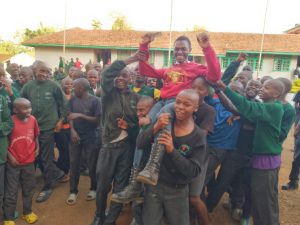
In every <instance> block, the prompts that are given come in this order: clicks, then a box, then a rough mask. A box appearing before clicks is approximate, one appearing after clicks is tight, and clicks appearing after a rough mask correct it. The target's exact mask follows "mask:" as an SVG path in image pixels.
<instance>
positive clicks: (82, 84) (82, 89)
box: [73, 78, 90, 98]
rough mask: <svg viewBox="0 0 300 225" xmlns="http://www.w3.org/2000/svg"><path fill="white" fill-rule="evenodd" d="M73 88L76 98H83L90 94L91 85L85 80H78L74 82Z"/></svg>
mask: <svg viewBox="0 0 300 225" xmlns="http://www.w3.org/2000/svg"><path fill="white" fill-rule="evenodd" d="M73 88H74V94H75V95H76V97H78V98H81V97H82V96H83V95H85V94H87V93H88V90H89V88H90V83H89V82H88V80H87V79H85V78H78V79H76V80H75V81H74V85H73Z"/></svg>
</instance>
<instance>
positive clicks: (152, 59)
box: [149, 51, 155, 65]
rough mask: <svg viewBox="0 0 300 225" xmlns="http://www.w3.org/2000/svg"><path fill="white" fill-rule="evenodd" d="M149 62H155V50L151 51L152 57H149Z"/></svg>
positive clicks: (152, 63)
mask: <svg viewBox="0 0 300 225" xmlns="http://www.w3.org/2000/svg"><path fill="white" fill-rule="evenodd" d="M149 63H150V64H151V65H154V64H155V51H150V59H149Z"/></svg>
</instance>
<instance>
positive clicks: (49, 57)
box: [35, 47, 95, 69]
mask: <svg viewBox="0 0 300 225" xmlns="http://www.w3.org/2000/svg"><path fill="white" fill-rule="evenodd" d="M60 56H63V51H62V48H54V47H36V48H35V59H36V60H42V61H45V62H47V64H48V65H49V66H50V68H52V69H54V68H55V67H58V64H59V57H60ZM77 57H78V58H79V61H80V62H82V63H83V64H84V65H85V64H86V63H88V62H89V61H90V60H92V62H93V61H94V60H95V59H94V58H95V54H94V50H93V49H78V48H67V49H66V55H65V59H66V60H68V61H70V59H71V58H73V59H74V61H75V59H76V58H77Z"/></svg>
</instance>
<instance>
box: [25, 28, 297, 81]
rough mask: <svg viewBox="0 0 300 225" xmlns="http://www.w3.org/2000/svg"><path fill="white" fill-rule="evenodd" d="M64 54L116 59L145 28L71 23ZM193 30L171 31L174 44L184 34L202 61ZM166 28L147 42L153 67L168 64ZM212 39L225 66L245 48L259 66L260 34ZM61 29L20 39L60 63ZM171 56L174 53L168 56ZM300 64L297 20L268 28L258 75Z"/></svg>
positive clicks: (216, 34)
mask: <svg viewBox="0 0 300 225" xmlns="http://www.w3.org/2000/svg"><path fill="white" fill-rule="evenodd" d="M65 33H66V36H65V59H66V60H70V58H74V60H75V58H76V57H78V58H79V59H80V61H81V62H82V63H83V64H86V63H88V62H90V61H92V62H96V61H98V62H100V60H101V61H102V62H103V64H109V63H110V62H112V61H114V60H116V59H124V58H125V57H127V56H129V55H130V54H132V53H134V52H135V51H136V50H137V49H138V44H139V41H140V40H141V36H142V35H143V34H144V33H145V31H134V30H127V31H113V30H85V29H81V28H72V29H68V30H66V32H65ZM197 33H198V32H196V31H186V32H175V31H174V32H172V39H171V40H172V45H173V42H174V40H175V39H176V37H178V36H180V35H186V36H188V37H189V38H190V40H191V42H192V52H191V55H190V60H194V61H196V62H200V63H205V60H204V57H203V53H202V50H201V48H200V47H199V45H198V43H197V40H196V34H197ZM169 35H170V34H169V32H162V35H161V36H159V37H157V38H156V39H155V41H154V42H153V43H151V48H150V63H151V64H153V65H154V66H155V67H156V68H160V67H166V66H167V65H168V49H169V39H170V36H169ZM209 35H210V38H211V43H212V45H213V47H214V49H215V51H216V54H217V56H218V58H219V60H220V64H221V68H222V70H224V69H225V68H226V67H227V66H228V65H229V64H230V62H232V61H233V60H235V59H236V57H237V56H238V54H239V53H241V52H246V53H248V59H247V62H245V63H247V64H248V65H250V66H252V68H253V70H255V71H257V69H258V61H259V52H260V47H261V39H262V35H261V34H254V33H222V32H210V33H209ZM63 44H64V31H60V32H56V33H52V34H48V35H44V36H40V37H36V38H34V39H31V40H28V41H26V42H24V43H23V45H25V46H30V47H34V48H35V55H36V59H38V60H43V61H46V62H48V63H49V65H50V66H51V67H52V68H55V67H58V63H59V56H63ZM171 60H172V59H171ZM299 66H300V26H299V25H296V26H295V28H292V29H290V30H288V31H286V33H285V34H266V35H265V38H264V44H263V51H262V61H261V64H260V68H259V70H258V73H259V76H264V75H271V76H274V77H277V76H285V77H290V78H292V75H293V72H294V71H295V69H296V68H297V67H299Z"/></svg>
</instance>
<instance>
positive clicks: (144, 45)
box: [139, 32, 165, 79]
mask: <svg viewBox="0 0 300 225" xmlns="http://www.w3.org/2000/svg"><path fill="white" fill-rule="evenodd" d="M160 35H161V33H160V32H148V33H146V34H144V35H143V37H142V42H141V43H140V47H139V51H141V52H144V53H145V57H146V58H145V60H140V61H139V71H140V74H143V75H144V76H147V77H152V78H159V79H162V78H163V75H164V72H165V69H155V68H154V67H153V66H151V65H150V64H149V63H148V62H147V60H148V59H149V56H150V54H149V45H150V43H151V42H152V41H154V39H155V37H157V36H160Z"/></svg>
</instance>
